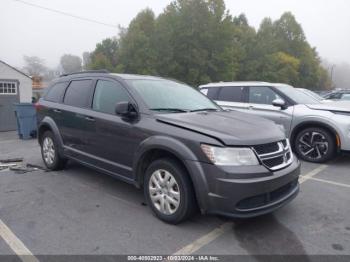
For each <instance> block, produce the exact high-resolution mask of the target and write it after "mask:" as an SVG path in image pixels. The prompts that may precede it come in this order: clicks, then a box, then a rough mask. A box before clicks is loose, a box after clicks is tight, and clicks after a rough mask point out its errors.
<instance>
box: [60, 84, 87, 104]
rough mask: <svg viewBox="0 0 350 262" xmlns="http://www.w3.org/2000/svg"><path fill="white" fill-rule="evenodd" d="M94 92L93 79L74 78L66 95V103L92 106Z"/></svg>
mask: <svg viewBox="0 0 350 262" xmlns="http://www.w3.org/2000/svg"><path fill="white" fill-rule="evenodd" d="M92 93H93V87H92V80H90V79H89V80H73V81H72V82H71V83H70V85H69V86H68V89H67V91H66V94H65V96H64V103H65V104H66V105H70V106H76V107H90V106H91V97H92Z"/></svg>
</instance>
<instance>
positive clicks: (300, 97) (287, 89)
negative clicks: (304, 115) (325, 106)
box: [278, 86, 321, 104]
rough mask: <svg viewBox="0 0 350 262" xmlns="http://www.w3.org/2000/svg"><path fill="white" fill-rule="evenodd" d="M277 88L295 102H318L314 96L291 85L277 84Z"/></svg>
mask: <svg viewBox="0 0 350 262" xmlns="http://www.w3.org/2000/svg"><path fill="white" fill-rule="evenodd" d="M278 90H280V91H281V92H282V93H284V94H285V95H286V96H287V97H289V98H290V99H292V100H293V101H295V102H296V103H297V104H320V103H321V102H320V101H319V100H317V99H316V98H314V97H312V96H310V95H307V94H305V93H304V92H303V91H300V90H298V89H296V88H294V87H292V86H278Z"/></svg>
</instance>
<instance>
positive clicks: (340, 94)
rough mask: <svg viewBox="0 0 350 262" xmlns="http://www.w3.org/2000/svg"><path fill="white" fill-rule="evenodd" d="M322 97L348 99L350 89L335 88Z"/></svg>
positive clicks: (334, 99)
mask: <svg viewBox="0 0 350 262" xmlns="http://www.w3.org/2000/svg"><path fill="white" fill-rule="evenodd" d="M324 99H327V100H332V101H350V90H336V91H333V92H332V93H330V94H327V95H325V96H324Z"/></svg>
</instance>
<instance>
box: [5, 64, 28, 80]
mask: <svg viewBox="0 0 350 262" xmlns="http://www.w3.org/2000/svg"><path fill="white" fill-rule="evenodd" d="M0 63H3V64H4V65H6V66H8V67H10V68H11V69H13V70H15V71H17V72H18V73H20V74H22V75H24V76H26V77H28V78H30V79H32V78H31V77H30V76H29V75H27V74H26V73H23V72H22V71H20V70H18V69H17V68H15V67H13V66H11V65H9V64H8V63H5V62H4V61H2V60H0Z"/></svg>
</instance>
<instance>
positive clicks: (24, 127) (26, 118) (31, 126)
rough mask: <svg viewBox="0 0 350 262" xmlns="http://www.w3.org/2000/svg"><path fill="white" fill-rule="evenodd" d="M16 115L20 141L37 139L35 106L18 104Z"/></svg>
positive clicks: (16, 105)
mask: <svg viewBox="0 0 350 262" xmlns="http://www.w3.org/2000/svg"><path fill="white" fill-rule="evenodd" d="M14 105H15V115H16V119H17V131H18V136H19V138H20V139H31V138H35V137H36V134H37V121H36V110H35V106H34V104H31V103H16V104H14Z"/></svg>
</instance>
